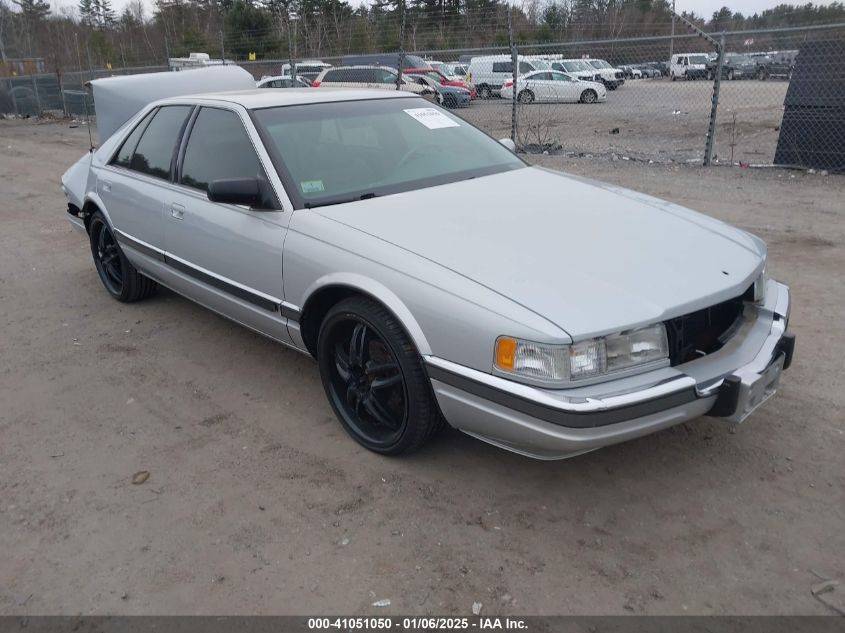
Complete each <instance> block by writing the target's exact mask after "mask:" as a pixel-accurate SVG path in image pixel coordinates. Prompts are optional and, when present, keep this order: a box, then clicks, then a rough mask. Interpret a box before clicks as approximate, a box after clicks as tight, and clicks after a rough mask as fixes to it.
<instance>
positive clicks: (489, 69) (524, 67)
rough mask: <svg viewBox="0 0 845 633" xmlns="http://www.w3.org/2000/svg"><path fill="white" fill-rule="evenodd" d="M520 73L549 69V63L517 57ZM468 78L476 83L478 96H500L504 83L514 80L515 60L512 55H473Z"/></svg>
mask: <svg viewBox="0 0 845 633" xmlns="http://www.w3.org/2000/svg"><path fill="white" fill-rule="evenodd" d="M517 64H518V65H519V67H518V69H517V70H518V73H517V74H519V75H524V74H525V73H530V72H531V71H533V70H548V69H549V65H548V64H547V63H546V62H545V61H543V60H541V59H531V60H529V59H526V58H525V57H522V56H519V57H518V58H517ZM467 70H468V72H467V80H468V81H469V82H471V83H472V84H473V85H475V88H476V90H478V96H479V97H481V98H482V99H489V98H490V97H492V96H499V95H500V92H501V90H502V84H504V83H505V82H506V81H508V80H511V81H513V62H512V61H511V56H510V55H485V56H482V57H473V58H472V61H471V62H470V63H469V68H468V69H467Z"/></svg>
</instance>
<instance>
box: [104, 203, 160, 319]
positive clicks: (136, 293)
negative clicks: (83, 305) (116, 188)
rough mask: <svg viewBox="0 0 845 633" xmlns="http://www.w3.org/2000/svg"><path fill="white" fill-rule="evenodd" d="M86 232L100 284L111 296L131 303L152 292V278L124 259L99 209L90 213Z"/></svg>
mask: <svg viewBox="0 0 845 633" xmlns="http://www.w3.org/2000/svg"><path fill="white" fill-rule="evenodd" d="M88 235H89V238H90V240H91V255H92V256H93V257H94V267H95V268H96V269H97V274H98V275H99V277H100V281H102V282H103V286H105V288H106V290H107V291H108V293H109V294H110V295H111V296H112V297H113V298H115V299H117V300H118V301H123V302H125V303H131V302H133V301H140V300H141V299H146V298H147V297H149V296H150V295H151V294H153V293H154V292H155V290H156V287H157V284H156V282H154V281H153V280H152V279H150V278H148V277H145V276H144V275H142V274H141V273H139V272H138V271H137V270H136V269H135V267H134V266H133V265H132V263H131V262H130V261H129V260H128V259H126V255H124V254H123V251H122V250H121V248H120V244H118V243H117V239H115V235H114V231H113V230H112V228H111V226H109V223H108V222H107V221H106V218H105V216H104V215H103V214H102V213H101V212H100V211H96V212H94V214H93V215H92V216H91V221H90V222H89V224H88Z"/></svg>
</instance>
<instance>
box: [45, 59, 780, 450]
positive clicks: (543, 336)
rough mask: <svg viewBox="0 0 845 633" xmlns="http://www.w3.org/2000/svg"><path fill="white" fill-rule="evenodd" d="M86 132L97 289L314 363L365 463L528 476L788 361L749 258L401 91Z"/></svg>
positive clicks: (645, 428)
mask: <svg viewBox="0 0 845 633" xmlns="http://www.w3.org/2000/svg"><path fill="white" fill-rule="evenodd" d="M163 74H164V73H163ZM118 79H124V78H122V77H121V78H118ZM139 79H143V80H144V81H145V82H146V83H145V84H144V86H145V89H146V88H149V86H150V82H151V81H153V80H154V78H150V77H149V76H148V75H144V76H142V77H139ZM158 94H160V92H159V93H158ZM100 105H101V104H97V110H98V112H100V111H101V107H100ZM103 108H105V104H103ZM113 118H114V117H113ZM118 118H122V116H120V117H118ZM104 138H106V140H105V141H103V142H102V144H101V145H100V147H99V148H98V149H97V150H96V151H95V152H91V153H86V154H85V155H84V156H83V157H82V158H80V160H79V161H78V162H77V163H76V164H74V165H73V166H72V167H71V168H70V169H69V170H68V171H67V172H66V173H65V174H64V175H63V177H62V189H63V191H64V192H65V194H66V196H67V199H68V208H67V213H66V217H67V218H68V219H69V220H70V222H71V224H72V225H73V227H75V228H76V229H78V230H79V232H80V233H81V234H82V235H84V236H85V239H86V240H88V241H89V243H90V249H91V255H92V259H93V263H94V267H95V269H96V272H97V274H98V275H99V278H100V280H101V282H102V284H103V286H104V288H105V290H106V292H107V293H108V294H109V295H111V296H112V297H113V298H114V299H116V300H118V301H122V302H127V303H131V302H134V301H138V300H141V299H145V298H147V297H149V296H150V295H152V294H153V293H154V292H155V290H156V286H157V285H158V284H161V285H163V286H167V287H170V288H172V289H173V290H175V291H176V292H178V293H180V294H183V295H185V296H186V297H188V298H189V299H192V300H194V301H197V302H198V303H200V304H202V305H204V306H207V307H208V308H210V309H212V310H214V311H216V312H218V313H220V314H222V315H223V316H226V317H228V318H230V319H232V320H234V321H236V322H238V323H241V324H243V325H245V326H247V327H249V328H251V329H253V330H255V331H258V332H260V333H262V334H264V335H266V336H268V337H270V338H271V339H275V340H276V341H279V342H280V343H282V344H285V345H288V346H290V347H293V348H294V349H296V350H299V351H301V352H303V353H305V354H308V355H311V356H313V357H314V358H315V359H316V360H317V363H318V366H319V372H320V376H321V379H322V384H323V387H324V389H325V392H326V396H327V398H328V401H329V403H330V406H331V407H332V409H333V410H334V412H335V414H336V416H337V418H338V420H339V422H340V424H341V425H342V426H343V428H344V429H345V430H346V431H347V432H348V433H349V435H350V436H351V437H352V438H354V439H355V440H356V441H357V442H359V443H360V444H361V445H363V446H365V447H367V448H368V449H370V450H372V451H375V452H377V453H381V454H387V455H395V454H401V453H408V452H410V451H413V450H415V449H418V448H420V447H421V446H422V445H423V444H425V442H426V441H427V440H428V439H429V438H431V437H432V436H433V435H434V433H435V432H436V431H437V430H438V428H439V427H440V426H441V425H442V424H444V423H448V424H450V425H452V426H453V427H455V428H458V429H460V430H462V431H465V432H466V433H469V434H470V435H472V436H474V437H477V438H480V439H483V440H485V441H488V442H490V443H492V444H495V445H497V446H500V447H504V448H507V449H510V450H513V451H517V452H519V453H522V454H525V455H531V456H535V457H541V458H547V459H548V458H560V457H566V456H572V455H575V454H578V453H583V452H586V451H590V450H594V449H596V448H599V447H602V446H606V445H609V444H614V443H618V442H622V441H626V440H629V439H632V438H635V437H639V436H642V435H646V434H648V433H652V432H655V431H658V430H661V429H665V428H667V427H670V426H673V425H676V424H680V423H682V422H684V421H688V420H692V419H695V418H697V417H699V416H702V415H711V416H717V417H721V418H724V419H725V420H728V421H730V422H740V421H742V420H744V419H745V418H747V417H748V416H749V415H751V414H752V412H753V411H755V410H756V409H757V408H758V407H759V406H760V405H762V404H763V403H764V402H765V401H766V400H768V399H769V398H770V397H771V396H772V395H773V394H774V392H775V390H776V388H777V386H778V382H779V379H780V377H781V374H782V372H783V370H784V369H786V368H787V367H789V364H790V361H791V359H792V354H793V349H794V338H793V336H792V335H791V334H790V333H789V332H788V330H787V327H788V324H789V314H790V295H789V289H788V288H787V287H786V286H785V285H782V284H780V283H778V282H776V281H773V280H770V279H769V278H768V277H767V274H766V270H767V262H766V260H767V255H766V245H765V243H764V242H763V241H762V240H760V239H759V238H757V237H755V236H753V235H751V234H749V233H746V232H745V231H742V230H739V229H736V228H733V227H731V226H729V225H727V224H725V223H723V222H720V221H717V220H714V219H711V218H708V217H706V216H703V215H700V214H698V213H695V212H693V211H690V210H687V209H684V208H682V207H679V206H677V205H674V204H671V203H669V202H664V201H659V200H656V199H654V198H650V197H648V196H645V195H643V194H639V193H634V192H631V191H627V190H625V189H622V188H619V187H613V186H610V185H598V184H596V183H593V182H590V181H588V180H586V179H584V178H581V177H573V176H569V175H566V174H563V173H558V172H554V171H551V170H548V169H543V168H539V167H533V166H530V165H528V164H526V163H525V162H523V161H522V160H521V159H520V158H519V157H517V156H516V155H515V154H514V153H512V151H511V150H510V149H509V148H508V147H506V146H505V145H506V144H507V145H508V146H509V147H511V148H512V147H513V143H512V142H511V141H510V140H509V139H507V140H506V141H502V142H500V143H497V142H496V141H495V140H493V139H491V138H490V137H489V136H487V135H486V134H485V133H483V132H481V131H480V130H478V129H477V128H475V127H473V126H472V125H470V124H469V123H467V122H466V121H464V120H462V119H461V118H458V117H456V116H454V115H452V114H450V113H449V112H448V111H445V110H443V109H442V108H440V107H438V106H437V105H435V104H431V103H429V102H427V101H426V100H424V99H421V98H420V97H418V96H416V95H412V94H409V93H405V92H401V91H379V90H333V91H326V90H275V91H272V90H254V91H248V92H228V93H220V94H205V95H198V96H190V95H188V96H186V95H181V96H174V97H173V98H165V99H162V100H159V101H156V102H153V103H150V104H148V105H146V106H144V107H143V108H142V109H141V111H140V112H138V113H137V114H136V115H134V116H132V117H130V119H129V121H128V122H127V123H126V124H125V125H123V126H122V127H121V128H120V129H119V130H118V131H117V132H116V133H114V134H113V135H111V136H110V137H104ZM177 150H178V151H177ZM562 201H563V202H562ZM515 218H516V224H515ZM516 228H518V235H517V234H515V229H516ZM562 236H563V237H562ZM564 238H565V239H564ZM597 245H601V252H598V251H597V248H596V247H597ZM54 274H58V275H64V276H65V277H66V279H67V282H68V283H74V281H75V279H74V278H73V276H72V275H70V274H69V273H68V272H67V271H55V273H54ZM80 292H88V289H87V288H85V289H81V290H80ZM154 308H155V306H153V309H154ZM88 318H89V320H96V319H97V318H99V315H98V312H97V311H93V312H92V314H91V315H89V317H88ZM205 344H207V345H214V344H215V343H214V342H213V341H211V340H208V341H207V343H205ZM198 370H199V369H198ZM97 388H98V387H97V386H95V385H92V386H91V389H92V393H94V391H95V390H96V389H97ZM266 397H267V398H268V399H270V400H272V399H273V397H274V396H273V395H272V394H268V395H267V396H266ZM444 420H445V422H444ZM277 432H278V433H279V434H284V429H282V428H279V429H278V431H277Z"/></svg>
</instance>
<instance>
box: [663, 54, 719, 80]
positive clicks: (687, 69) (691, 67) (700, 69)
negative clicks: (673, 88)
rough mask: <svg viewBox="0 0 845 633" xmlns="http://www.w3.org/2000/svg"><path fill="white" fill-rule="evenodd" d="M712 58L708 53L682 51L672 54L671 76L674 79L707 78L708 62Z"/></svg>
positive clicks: (670, 61)
mask: <svg viewBox="0 0 845 633" xmlns="http://www.w3.org/2000/svg"><path fill="white" fill-rule="evenodd" d="M709 61H710V58H709V57H708V56H707V54H706V53H680V54H679V55H672V59H671V60H669V76H670V77H671V78H672V81H675V80H677V79H686V80H691V79H706V78H707V62H709Z"/></svg>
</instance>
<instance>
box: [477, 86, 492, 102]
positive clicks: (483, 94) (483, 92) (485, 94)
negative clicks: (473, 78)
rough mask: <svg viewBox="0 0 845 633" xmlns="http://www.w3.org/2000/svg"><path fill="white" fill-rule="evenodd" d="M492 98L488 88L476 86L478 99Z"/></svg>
mask: <svg viewBox="0 0 845 633" xmlns="http://www.w3.org/2000/svg"><path fill="white" fill-rule="evenodd" d="M492 96H493V91H492V90H490V86H485V85H483V84H482V85H480V86H478V98H479V99H489V98H490V97H492Z"/></svg>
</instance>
